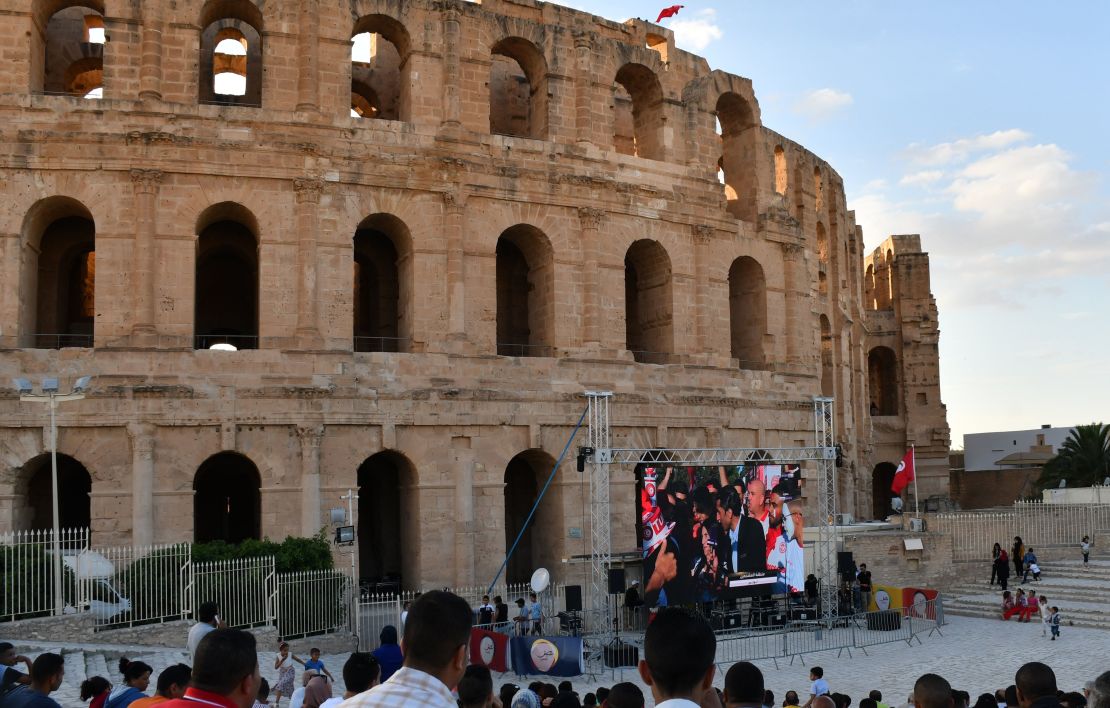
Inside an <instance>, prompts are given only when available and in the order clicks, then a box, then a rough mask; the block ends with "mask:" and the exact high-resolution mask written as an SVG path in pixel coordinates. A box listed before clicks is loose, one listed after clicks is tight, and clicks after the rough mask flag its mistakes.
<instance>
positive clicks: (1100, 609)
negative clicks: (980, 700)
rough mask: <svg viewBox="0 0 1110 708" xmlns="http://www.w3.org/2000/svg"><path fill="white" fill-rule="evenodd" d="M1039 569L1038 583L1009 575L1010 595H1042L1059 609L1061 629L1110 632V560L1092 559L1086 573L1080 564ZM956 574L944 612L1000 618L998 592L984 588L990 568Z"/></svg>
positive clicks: (964, 567) (973, 568)
mask: <svg viewBox="0 0 1110 708" xmlns="http://www.w3.org/2000/svg"><path fill="white" fill-rule="evenodd" d="M1040 566H1041V580H1040V582H1034V581H1033V578H1032V576H1030V578H1029V582H1028V583H1021V582H1020V580H1021V578H1020V577H1018V578H1015V577H1014V576H1012V575H1011V576H1010V583H1009V589H1010V591H1014V590H1016V589H1017V588H1019V587H1020V588H1023V589H1024V590H1025V591H1026V592H1028V591H1029V590H1036V591H1037V595H1038V596H1040V595H1044V596H1045V597H1047V598H1048V604H1049V605H1050V606H1051V605H1055V606H1057V607H1059V608H1060V617H1061V620H1062V624H1063V625H1064V626H1075V627H1091V628H1095V629H1105V630H1110V558H1108V557H1102V558H1094V557H1092V558H1091V564H1090V567H1089V568H1088V569H1087V570H1084V569H1083V563H1082V561H1080V560H1074V561H1072V560H1068V561H1046V562H1044V563H1042V564H1040ZM957 572H958V574H959V575H960V577H962V578H964V580H962V581H957V582H955V583H953V584H952V585H950V586H949V587H948V589H947V591H946V592H945V599H944V611H945V612H946V613H948V614H952V615H962V616H965V617H984V618H1000V617H1001V610H1000V607H1001V604H1002V590H1001V588H999V587H998V586H997V585H995V586H993V587H992V586H990V585H989V584H988V581H989V578H990V575H989V574H990V568H989V567H988V566H987V565H986V564H984V563H976V564H961V566H960V567H959V568H958V569H957ZM1010 621H1013V620H1012V619H1011V620H1010ZM1038 621H1039V620H1038Z"/></svg>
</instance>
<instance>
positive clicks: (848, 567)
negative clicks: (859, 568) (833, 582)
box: [836, 551, 856, 575]
mask: <svg viewBox="0 0 1110 708" xmlns="http://www.w3.org/2000/svg"><path fill="white" fill-rule="evenodd" d="M836 572H837V573H839V574H840V575H844V574H845V573H854V572H856V561H855V558H853V557H852V552H851V551H837V553H836Z"/></svg>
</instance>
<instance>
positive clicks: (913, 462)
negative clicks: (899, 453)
mask: <svg viewBox="0 0 1110 708" xmlns="http://www.w3.org/2000/svg"><path fill="white" fill-rule="evenodd" d="M910 464H911V465H912V466H913V515H914V516H920V515H921V511H920V509H919V508H918V504H919V501H918V496H917V451H916V450H914V447H913V445H910Z"/></svg>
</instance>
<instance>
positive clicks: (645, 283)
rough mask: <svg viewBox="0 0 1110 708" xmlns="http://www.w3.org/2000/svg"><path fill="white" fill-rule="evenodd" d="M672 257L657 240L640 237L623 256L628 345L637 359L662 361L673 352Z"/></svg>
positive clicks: (626, 339) (656, 362)
mask: <svg viewBox="0 0 1110 708" xmlns="http://www.w3.org/2000/svg"><path fill="white" fill-rule="evenodd" d="M671 280H672V278H671V259H670V256H668V255H667V251H666V250H665V249H664V248H663V246H661V245H660V244H659V242H658V241H651V240H648V239H641V240H639V241H636V242H635V243H633V244H632V245H631V246H629V248H628V252H627V253H626V254H625V256H624V307H625V346H626V347H627V348H628V350H629V351H631V352H632V354H633V356H634V357H635V359H636V361H639V362H644V363H650V364H662V363H666V362H667V361H668V360H669V359H670V356H669V355H670V354H672V353H673V352H674V302H673V300H672V297H671Z"/></svg>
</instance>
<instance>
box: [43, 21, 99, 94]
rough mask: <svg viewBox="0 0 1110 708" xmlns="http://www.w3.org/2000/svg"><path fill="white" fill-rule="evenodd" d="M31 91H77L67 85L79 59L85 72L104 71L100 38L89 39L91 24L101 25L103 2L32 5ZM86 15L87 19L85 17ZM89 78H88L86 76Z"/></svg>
mask: <svg viewBox="0 0 1110 708" xmlns="http://www.w3.org/2000/svg"><path fill="white" fill-rule="evenodd" d="M31 15H32V18H33V19H34V29H33V30H32V32H31V37H30V40H31V41H30V43H29V44H30V52H31V63H30V66H31V86H30V88H31V90H32V91H35V92H45V93H60V94H71V95H84V94H76V93H75V92H73V91H71V90H70V86H69V85H67V76H68V77H69V78H70V79H71V81H72V78H73V76H75V74H72V73H71V69H72V67H74V65H75V64H77V63H78V62H82V63H83V65H84V66H86V67H87V68H86V71H90V70H95V71H97V72H103V69H104V48H105V45H104V43H103V42H102V41H90V39H92V38H91V37H90V35H89V28H90V27H103V26H104V3H103V2H99V1H97V0H76V1H75V0H37V1H36V2H34V3H33V5H32V10H31ZM86 18H89V19H86ZM86 78H88V77H86Z"/></svg>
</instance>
